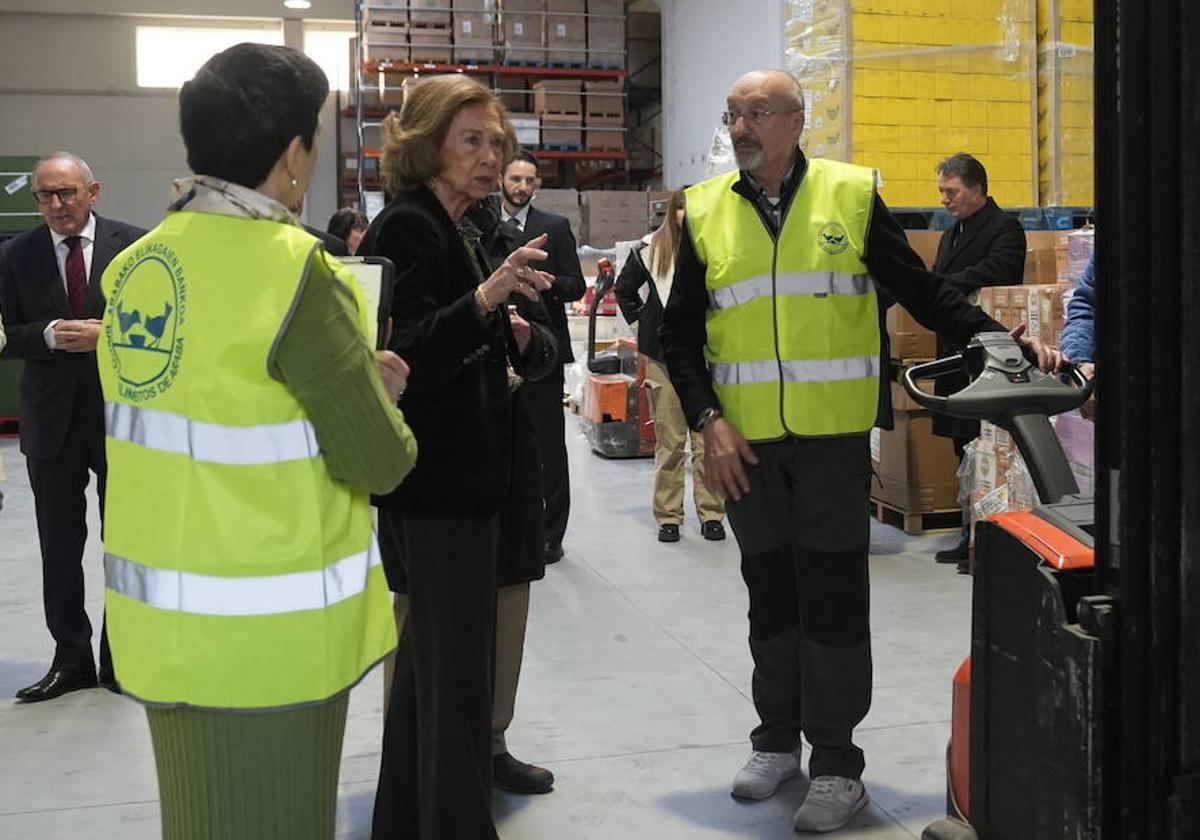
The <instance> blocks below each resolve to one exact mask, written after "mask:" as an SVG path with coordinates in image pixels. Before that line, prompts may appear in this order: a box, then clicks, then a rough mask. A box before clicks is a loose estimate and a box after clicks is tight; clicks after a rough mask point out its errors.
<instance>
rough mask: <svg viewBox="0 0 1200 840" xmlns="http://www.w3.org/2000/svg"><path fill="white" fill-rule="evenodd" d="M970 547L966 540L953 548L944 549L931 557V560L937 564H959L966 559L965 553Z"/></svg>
mask: <svg viewBox="0 0 1200 840" xmlns="http://www.w3.org/2000/svg"><path fill="white" fill-rule="evenodd" d="M970 548H971V546H970V544H969V543H968V542H967V541H966V540H962V541H961V542H959V544H958V545H956V546H954V547H953V548H944V549H942V550H941V551H939V552H938V553H937V554H935V555H933V559H934V560H936V561H937V562H939V563H959V562H961V561H963V560H966V559H967V556H968V554H967V552H968V551H969V550H970Z"/></svg>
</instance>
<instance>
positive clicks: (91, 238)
mask: <svg viewBox="0 0 1200 840" xmlns="http://www.w3.org/2000/svg"><path fill="white" fill-rule="evenodd" d="M47 227H49V225H47ZM77 235H78V236H79V238H80V239H82V240H83V244H84V245H87V244H88V243H89V242H95V241H96V214H95V213H93V212H91V211H90V210H89V211H88V220H87V224H86V225H84V226H83V230H81V231H79V233H78V234H77ZM66 240H67V237H66V235H65V234H62V233H57V232H55V230H54V228H50V241H52V242H53V243H54V247H55V248H57V247H58V246H59V245H61V244H63V242H65V241H66Z"/></svg>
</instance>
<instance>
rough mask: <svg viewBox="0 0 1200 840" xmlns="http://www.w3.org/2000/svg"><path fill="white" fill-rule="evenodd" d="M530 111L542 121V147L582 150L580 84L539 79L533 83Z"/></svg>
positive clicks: (581, 85)
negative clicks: (531, 109)
mask: <svg viewBox="0 0 1200 840" xmlns="http://www.w3.org/2000/svg"><path fill="white" fill-rule="evenodd" d="M533 112H534V113H535V114H536V115H537V116H538V118H539V119H540V120H541V121H542V148H544V149H555V150H560V151H578V150H580V149H582V148H583V82H582V81H581V80H580V79H543V80H541V81H539V82H534V83H533Z"/></svg>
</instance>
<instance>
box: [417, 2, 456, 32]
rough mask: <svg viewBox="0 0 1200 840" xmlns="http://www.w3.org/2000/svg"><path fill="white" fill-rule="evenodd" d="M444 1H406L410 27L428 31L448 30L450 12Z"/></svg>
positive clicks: (447, 4)
mask: <svg viewBox="0 0 1200 840" xmlns="http://www.w3.org/2000/svg"><path fill="white" fill-rule="evenodd" d="M449 5H450V4H449V3H447V2H446V0H408V6H409V9H408V22H409V25H410V26H413V27H420V28H430V29H449V28H450V11H449V8H448V7H449Z"/></svg>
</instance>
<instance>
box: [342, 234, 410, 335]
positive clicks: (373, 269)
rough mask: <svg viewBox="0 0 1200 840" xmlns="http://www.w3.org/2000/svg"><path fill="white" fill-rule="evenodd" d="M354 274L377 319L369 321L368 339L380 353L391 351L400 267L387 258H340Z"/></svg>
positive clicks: (368, 307) (369, 308)
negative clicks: (389, 333) (388, 344)
mask: <svg viewBox="0 0 1200 840" xmlns="http://www.w3.org/2000/svg"><path fill="white" fill-rule="evenodd" d="M338 260H339V261H340V262H341V263H342V265H344V266H345V267H346V268H347V269H348V270H349V272H350V273H351V274H352V275H354V280H355V282H357V283H358V288H359V289H360V290H361V291H362V294H363V298H364V299H365V300H366V302H367V309H368V311H369V310H371V309H372V308H373V309H374V310H375V318H374V320H372V321H369V322H368V325H367V340H368V341H369V342H370V344H371V346H372V347H374V348H375V349H376V350H385V349H387V348H386V346H385V344H384V342H385V340H386V339H387V328H388V320H389V319H390V318H391V317H392V298H393V296H394V294H395V290H396V266H395V265H394V264H393V263H392V261H391V260H389V259H388V258H387V257H338Z"/></svg>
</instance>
